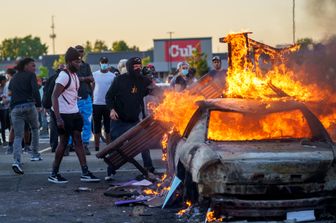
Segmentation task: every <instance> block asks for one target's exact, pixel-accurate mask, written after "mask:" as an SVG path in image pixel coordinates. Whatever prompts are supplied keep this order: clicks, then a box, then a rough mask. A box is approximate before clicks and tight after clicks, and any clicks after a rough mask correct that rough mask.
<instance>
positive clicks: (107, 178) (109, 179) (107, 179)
mask: <svg viewBox="0 0 336 223" xmlns="http://www.w3.org/2000/svg"><path fill="white" fill-rule="evenodd" d="M112 180H113V178H112V176H106V177H105V181H112Z"/></svg>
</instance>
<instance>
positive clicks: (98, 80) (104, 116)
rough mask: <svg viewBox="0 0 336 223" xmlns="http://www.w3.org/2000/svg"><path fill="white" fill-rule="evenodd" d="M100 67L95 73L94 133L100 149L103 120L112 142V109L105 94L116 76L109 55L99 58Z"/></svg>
mask: <svg viewBox="0 0 336 223" xmlns="http://www.w3.org/2000/svg"><path fill="white" fill-rule="evenodd" d="M99 65H100V69H99V70H97V71H96V72H94V73H93V74H92V75H93V79H94V82H93V113H92V117H93V134H94V142H95V149H96V151H99V141H100V136H101V130H102V124H101V123H102V121H103V123H104V130H105V139H106V144H109V143H110V142H111V138H110V111H109V109H108V108H107V106H106V100H105V95H106V92H107V90H108V89H109V88H110V86H111V84H112V82H113V80H114V78H115V77H116V76H115V74H114V73H112V72H110V66H109V64H108V58H107V57H101V58H100V60H99Z"/></svg>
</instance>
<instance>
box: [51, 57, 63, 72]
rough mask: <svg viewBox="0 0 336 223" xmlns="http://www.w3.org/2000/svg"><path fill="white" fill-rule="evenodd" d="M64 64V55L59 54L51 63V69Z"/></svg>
mask: <svg viewBox="0 0 336 223" xmlns="http://www.w3.org/2000/svg"><path fill="white" fill-rule="evenodd" d="M62 64H63V65H65V57H64V55H60V56H59V58H58V59H57V60H55V61H54V63H53V69H54V70H57V69H58V68H59V66H60V65H62Z"/></svg>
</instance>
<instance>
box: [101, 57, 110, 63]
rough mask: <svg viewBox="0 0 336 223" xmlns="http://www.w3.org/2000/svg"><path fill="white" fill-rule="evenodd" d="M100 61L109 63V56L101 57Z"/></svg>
mask: <svg viewBox="0 0 336 223" xmlns="http://www.w3.org/2000/svg"><path fill="white" fill-rule="evenodd" d="M99 63H108V59H107V57H101V58H100V59H99Z"/></svg>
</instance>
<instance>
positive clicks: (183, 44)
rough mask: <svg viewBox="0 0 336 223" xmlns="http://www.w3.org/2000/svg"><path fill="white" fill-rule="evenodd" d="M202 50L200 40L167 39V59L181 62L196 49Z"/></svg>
mask: <svg viewBox="0 0 336 223" xmlns="http://www.w3.org/2000/svg"><path fill="white" fill-rule="evenodd" d="M196 49H197V50H199V51H201V41H200V40H172V41H169V40H167V41H166V42H165V61H166V62H169V61H171V62H180V61H184V60H185V59H186V58H187V57H191V56H192V52H193V51H194V50H196Z"/></svg>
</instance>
